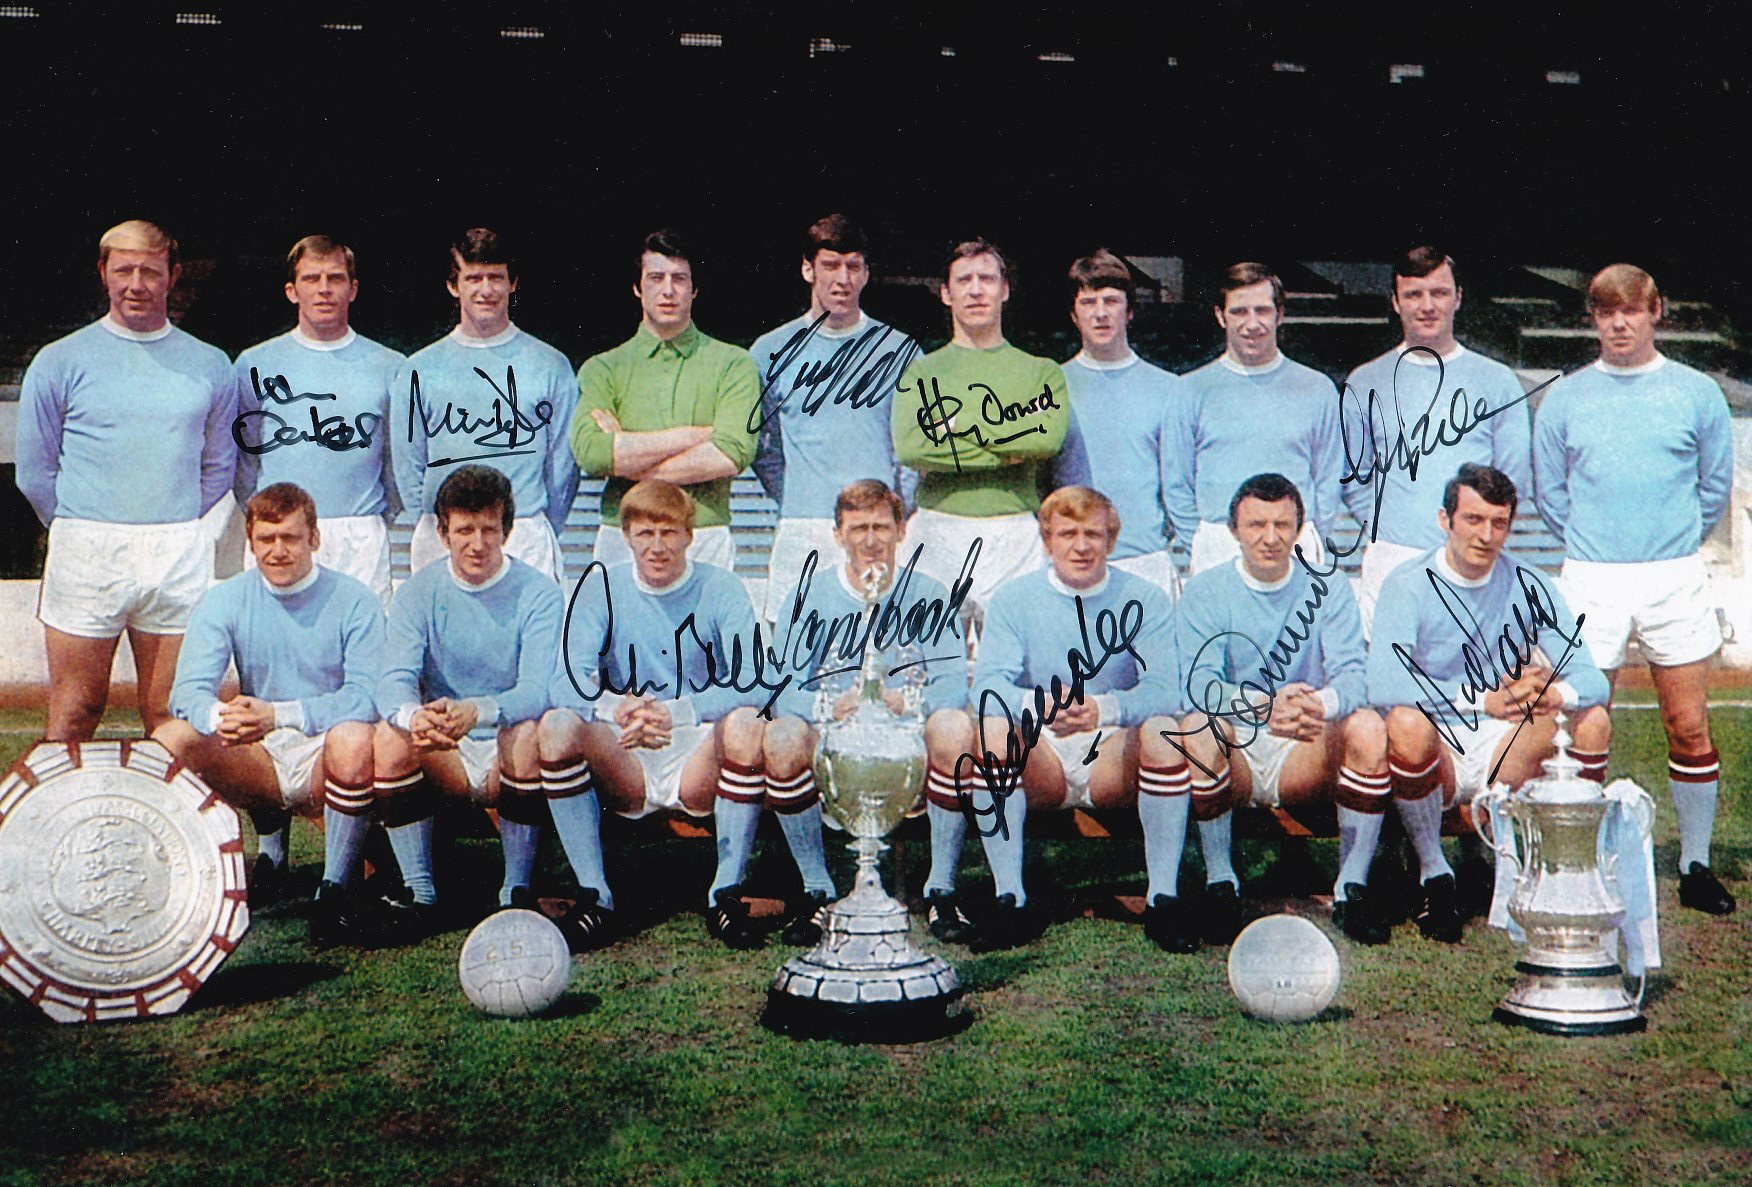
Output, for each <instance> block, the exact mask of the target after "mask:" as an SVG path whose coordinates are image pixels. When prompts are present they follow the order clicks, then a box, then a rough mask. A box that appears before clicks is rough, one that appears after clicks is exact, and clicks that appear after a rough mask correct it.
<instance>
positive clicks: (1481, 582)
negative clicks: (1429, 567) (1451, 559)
mask: <svg viewBox="0 0 1752 1187" xmlns="http://www.w3.org/2000/svg"><path fill="white" fill-rule="evenodd" d="M1498 555H1499V556H1500V555H1501V553H1499V554H1498ZM1492 567H1493V568H1494V566H1492ZM1436 568H1437V569H1438V570H1440V572H1441V576H1442V579H1443V580H1444V581H1446V582H1448V583H1449V584H1450V585H1458V586H1459V587H1460V588H1461V589H1483V588H1484V587H1485V586H1486V585H1488V584H1489V583H1490V574H1489V573H1486V574H1485V575H1484V576H1483V577H1479V578H1477V579H1476V580H1475V579H1473V578H1471V577H1462V576H1461V575H1460V574H1459V572H1458V571H1457V570H1455V568H1454V566H1453V565H1451V564H1449V563H1448V546H1447V545H1446V544H1444V545H1442V546H1441V547H1440V548H1438V549H1436Z"/></svg>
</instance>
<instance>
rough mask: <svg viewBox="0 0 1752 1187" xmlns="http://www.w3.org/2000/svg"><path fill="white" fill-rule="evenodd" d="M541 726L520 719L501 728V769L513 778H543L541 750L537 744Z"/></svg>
mask: <svg viewBox="0 0 1752 1187" xmlns="http://www.w3.org/2000/svg"><path fill="white" fill-rule="evenodd" d="M539 730H540V726H539V724H538V723H537V722H534V721H520V722H518V723H517V724H516V725H507V726H504V727H502V728H501V729H500V730H499V769H500V770H501V771H503V772H505V773H506V774H507V775H510V776H511V777H512V778H513V779H539V778H541V752H540V748H539V746H538V744H537V734H538V731H539Z"/></svg>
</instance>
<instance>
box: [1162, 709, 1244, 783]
mask: <svg viewBox="0 0 1752 1187" xmlns="http://www.w3.org/2000/svg"><path fill="white" fill-rule="evenodd" d="M1175 740H1176V741H1177V742H1179V744H1180V746H1181V747H1183V748H1184V749H1185V751H1186V757H1187V761H1189V762H1193V763H1197V764H1198V766H1199V767H1200V768H1201V769H1202V770H1204V771H1207V772H1209V773H1210V774H1212V775H1220V774H1222V773H1223V772H1224V771H1226V770H1228V769H1229V753H1228V748H1227V747H1225V746H1224V745H1223V744H1222V743H1221V742H1220V741H1219V740H1218V738H1217V736H1216V735H1215V733H1214V732H1213V727H1212V724H1211V719H1210V718H1208V717H1206V716H1205V715H1204V714H1203V713H1194V714H1192V715H1191V716H1189V717H1187V718H1186V719H1185V720H1184V721H1182V722H1181V723H1180V727H1179V736H1178V737H1177V738H1176V739H1175ZM1164 741H1166V739H1164ZM1170 745H1172V743H1170Z"/></svg>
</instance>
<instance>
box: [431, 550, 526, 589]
mask: <svg viewBox="0 0 1752 1187" xmlns="http://www.w3.org/2000/svg"><path fill="white" fill-rule="evenodd" d="M444 571H445V572H446V573H449V574H450V579H451V580H452V581H454V582H456V588H457V589H460V590H461V591H462V592H463V593H471V594H478V593H485V592H486V591H487V590H489V589H492V588H493V587H494V586H495V585H497V584H499V582H501V581H503V580H505V574H507V573H509V572H510V571H511V558H510V557H509V556H501V557H500V559H499V569H498V572H496V573H494V574H493V575H492V576H491V577H489V578H487V579H486V580H485V581H483V582H481V583H480V584H479V585H470V584H469V583H468V582H466V581H464V580H463V579H462V578H461V577H460V576H458V575H457V572H456V562H455V561H450V560H447V561H445V562H444Z"/></svg>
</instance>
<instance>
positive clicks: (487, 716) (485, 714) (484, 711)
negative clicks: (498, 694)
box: [468, 697, 500, 729]
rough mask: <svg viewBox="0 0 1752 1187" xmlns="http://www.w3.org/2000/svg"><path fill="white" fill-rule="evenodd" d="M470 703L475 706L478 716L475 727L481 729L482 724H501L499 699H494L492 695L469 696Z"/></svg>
mask: <svg viewBox="0 0 1752 1187" xmlns="http://www.w3.org/2000/svg"><path fill="white" fill-rule="evenodd" d="M468 703H469V704H471V705H473V706H474V708H475V713H476V715H477V718H478V720H476V721H475V724H474V727H475V729H480V728H481V727H482V726H489V725H498V724H499V717H500V713H499V702H498V701H496V700H494V699H493V698H492V697H469V698H468Z"/></svg>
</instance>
